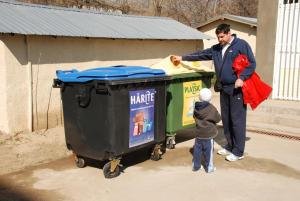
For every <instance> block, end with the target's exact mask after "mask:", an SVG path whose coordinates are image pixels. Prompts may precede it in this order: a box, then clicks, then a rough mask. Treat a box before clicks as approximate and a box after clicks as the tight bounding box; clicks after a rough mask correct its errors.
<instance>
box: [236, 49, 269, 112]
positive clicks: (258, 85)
mask: <svg viewBox="0 0 300 201" xmlns="http://www.w3.org/2000/svg"><path fill="white" fill-rule="evenodd" d="M249 64H250V63H249V61H248V58H247V56H246V55H243V54H240V55H239V56H237V57H236V58H235V59H234V62H233V69H234V71H235V72H236V73H237V75H238V77H239V76H240V74H241V72H243V70H244V69H245V68H246V67H247V66H249ZM242 91H243V96H244V103H245V104H249V105H250V106H251V108H252V110H254V109H255V108H256V107H257V106H258V105H259V104H260V103H261V102H263V101H264V100H265V99H267V98H268V97H269V95H270V93H271V92H272V87H270V86H269V85H268V84H266V83H264V82H263V81H262V80H261V79H260V77H259V75H258V74H257V73H256V72H254V73H253V74H252V75H251V76H250V78H249V79H247V80H245V81H244V85H243V87H242Z"/></svg>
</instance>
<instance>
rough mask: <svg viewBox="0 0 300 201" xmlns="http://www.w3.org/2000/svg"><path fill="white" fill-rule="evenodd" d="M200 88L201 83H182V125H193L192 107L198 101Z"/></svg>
mask: <svg viewBox="0 0 300 201" xmlns="http://www.w3.org/2000/svg"><path fill="white" fill-rule="evenodd" d="M201 88H202V82H201V81H199V80H197V81H190V82H184V83H183V109H182V111H183V112H182V125H183V126H187V125H191V124H194V123H195V121H194V118H193V113H194V106H195V102H196V101H199V91H200V89H201Z"/></svg>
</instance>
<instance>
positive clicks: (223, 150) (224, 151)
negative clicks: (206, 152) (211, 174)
mask: <svg viewBox="0 0 300 201" xmlns="http://www.w3.org/2000/svg"><path fill="white" fill-rule="evenodd" d="M217 154H219V155H222V156H227V155H229V154H231V152H230V151H228V150H227V149H224V148H223V149H220V150H219V151H218V152H217Z"/></svg>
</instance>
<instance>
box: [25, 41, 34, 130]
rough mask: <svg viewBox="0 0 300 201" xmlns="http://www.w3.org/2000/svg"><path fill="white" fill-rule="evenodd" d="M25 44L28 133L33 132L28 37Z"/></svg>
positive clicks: (30, 64)
mask: <svg viewBox="0 0 300 201" xmlns="http://www.w3.org/2000/svg"><path fill="white" fill-rule="evenodd" d="M25 42H26V47H27V69H28V71H27V72H28V89H29V97H28V130H29V131H30V132H32V131H33V116H32V115H33V106H32V63H31V59H30V54H29V49H30V48H29V42H28V36H25Z"/></svg>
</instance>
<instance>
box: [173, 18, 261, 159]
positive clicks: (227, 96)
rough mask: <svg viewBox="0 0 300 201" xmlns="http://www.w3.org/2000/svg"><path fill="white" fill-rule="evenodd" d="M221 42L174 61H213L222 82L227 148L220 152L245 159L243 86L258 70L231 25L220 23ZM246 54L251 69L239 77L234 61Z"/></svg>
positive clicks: (251, 55)
mask: <svg viewBox="0 0 300 201" xmlns="http://www.w3.org/2000/svg"><path fill="white" fill-rule="evenodd" d="M216 35H217V37H218V41H219V43H218V44H216V45H213V46H212V47H211V48H208V49H205V50H202V51H197V52H194V53H192V54H188V55H185V56H173V57H172V59H173V62H174V63H176V62H180V61H202V60H213V62H214V66H215V71H216V76H217V80H219V81H220V83H221V86H222V89H221V91H220V103H221V104H220V105H221V116H222V122H223V127H224V134H225V136H226V139H227V145H226V146H225V148H224V149H221V150H219V151H218V154H220V155H224V156H226V160H228V161H237V160H240V159H243V158H244V149H245V139H246V114H247V107H246V105H245V104H244V102H243V94H242V89H241V87H242V86H243V83H244V81H245V80H246V79H248V78H249V77H250V76H251V75H252V73H253V72H254V70H255V68H256V62H255V58H254V55H253V52H252V50H251V47H250V46H249V44H248V43H247V42H246V41H244V40H242V39H239V38H237V36H236V35H235V34H231V32H230V25H228V24H220V25H219V26H218V27H217V29H216ZM239 54H244V55H246V56H247V57H248V60H249V62H250V66H248V67H247V68H245V70H244V71H243V72H242V73H241V75H240V77H239V78H238V77H237V75H236V73H235V72H234V70H233V68H232V64H233V61H234V59H235V58H236V57H237V56H238V55H239Z"/></svg>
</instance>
